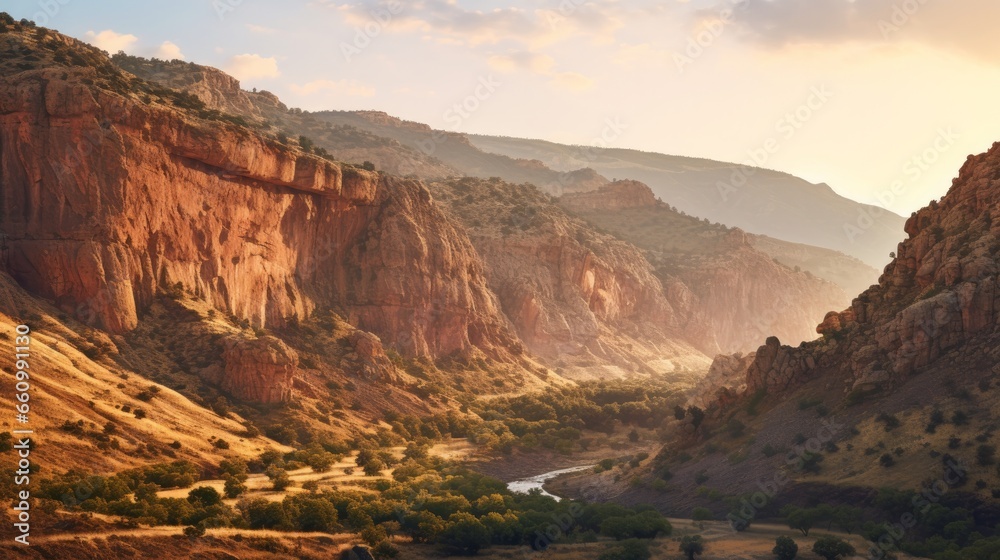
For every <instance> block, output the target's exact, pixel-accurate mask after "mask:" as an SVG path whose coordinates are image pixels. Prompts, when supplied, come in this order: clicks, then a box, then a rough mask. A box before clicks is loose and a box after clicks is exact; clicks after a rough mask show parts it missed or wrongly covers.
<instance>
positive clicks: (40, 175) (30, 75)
mask: <svg viewBox="0 0 1000 560" xmlns="http://www.w3.org/2000/svg"><path fill="white" fill-rule="evenodd" d="M49 36H50V37H52V36H54V34H51V33H50V34H49ZM56 37H57V38H59V37H61V36H56ZM60 40H61V41H62V42H63V43H64V44H70V45H73V47H72V48H73V49H76V52H83V53H85V54H86V55H87V57H88V58H87V60H88V62H89V64H88V65H87V66H73V67H60V66H59V65H57V64H55V63H54V62H51V61H50V60H46V57H51V56H53V55H52V53H50V52H45V51H43V50H38V49H37V48H36V46H34V45H33V44H32V42H33V39H31V38H30V37H28V36H27V35H22V34H14V33H9V34H5V35H3V36H0V49H6V51H7V52H26V51H27V52H32V53H34V54H33V56H35V57H38V58H42V61H41V62H37V63H33V64H27V65H26V66H27V67H25V65H23V64H22V65H21V66H14V65H13V62H11V63H9V64H6V65H4V66H3V80H2V81H0V185H2V193H0V229H2V230H3V231H4V232H5V233H6V235H7V247H8V249H7V255H6V257H7V258H6V262H7V263H8V266H9V268H10V271H11V272H12V275H13V276H14V277H15V278H16V279H17V280H18V281H19V282H20V283H21V284H22V285H24V286H25V287H27V288H28V289H29V290H30V291H32V292H34V293H36V294H38V295H41V296H43V297H46V298H49V299H52V300H55V301H56V302H57V303H58V304H59V305H60V306H61V307H62V308H63V309H66V310H67V311H68V312H71V313H73V314H75V315H76V316H77V317H79V318H81V319H83V320H85V321H87V322H89V323H91V324H94V325H96V326H99V327H101V328H104V329H106V330H108V331H112V332H121V331H125V330H128V329H131V328H132V327H134V326H135V325H136V321H137V315H138V314H139V313H141V311H142V309H143V307H144V306H146V305H148V304H149V303H150V301H151V300H152V298H153V297H154V296H155V295H156V294H157V293H158V292H159V291H160V290H162V289H163V288H164V287H167V286H173V285H175V284H177V283H179V284H181V285H182V286H183V287H184V288H185V289H187V290H189V291H191V292H193V293H195V294H197V295H198V296H200V297H203V298H205V299H206V300H208V301H210V302H212V303H213V304H214V305H215V306H216V307H217V308H219V309H221V310H225V311H229V312H232V313H234V314H235V315H237V316H238V317H241V318H245V319H247V320H249V321H250V322H251V323H253V324H254V325H258V326H281V325H283V324H285V323H286V322H288V321H290V320H294V319H295V318H301V317H304V316H306V315H308V314H309V313H310V312H311V311H312V310H313V309H315V308H316V307H319V306H332V307H339V308H341V309H343V310H344V311H345V312H346V313H347V314H348V315H349V316H350V318H351V319H352V322H354V323H355V324H356V325H357V326H359V327H360V328H362V329H365V330H369V331H372V332H374V333H377V334H378V335H379V336H381V337H382V339H383V340H385V341H386V342H387V344H390V345H392V346H394V347H397V348H399V349H400V350H402V351H404V352H406V353H410V354H421V355H441V354H447V353H450V352H452V351H456V350H467V349H470V348H472V347H479V348H482V349H484V350H487V351H490V352H503V351H504V349H505V348H508V347H511V346H513V345H514V344H513V341H512V337H511V335H510V334H509V331H508V328H507V323H506V320H505V319H504V318H503V316H502V314H501V313H500V311H499V306H498V303H497V301H496V298H495V296H493V295H492V294H491V293H490V291H489V290H488V289H487V287H486V280H485V277H484V275H483V266H482V263H481V262H480V260H479V258H478V256H477V255H476V253H475V251H474V249H473V248H472V245H471V244H470V242H469V241H468V239H467V237H466V236H465V235H464V234H463V233H461V232H460V231H458V230H456V229H455V228H453V227H452V226H451V225H450V223H449V222H448V220H447V219H445V218H444V216H443V215H442V214H441V213H440V212H439V211H438V210H437V208H436V207H435V206H434V205H433V204H432V203H431V199H430V194H429V192H428V191H427V189H426V188H424V187H423V185H421V184H420V183H419V182H416V181H408V180H400V179H394V178H390V177H386V176H382V175H379V174H375V173H369V172H364V171H361V170H357V169H354V168H350V167H341V166H340V165H337V164H334V163H331V162H328V161H326V160H323V159H320V158H318V157H314V156H307V155H305V154H303V153H301V152H299V151H296V150H293V149H290V148H287V147H285V146H282V145H280V144H278V143H277V142H276V141H274V140H271V139H267V138H264V137H262V136H260V135H258V134H256V133H254V132H252V131H250V130H248V129H245V128H241V127H238V126H234V125H228V124H225V123H223V122H220V121H218V120H216V121H206V120H204V119H202V118H199V117H198V115H197V112H192V111H190V110H182V109H180V108H178V107H177V106H176V105H177V103H175V102H172V101H171V99H170V98H169V97H168V98H163V97H160V96H158V95H156V94H155V93H154V94H150V93H145V94H144V93H143V91H144V90H143V86H142V83H141V82H140V81H139V80H137V79H135V78H132V77H130V76H129V75H127V74H123V73H121V72H120V71H119V70H118V69H116V68H114V67H113V66H112V65H111V64H110V63H108V62H107V59H106V57H104V56H103V55H101V54H99V53H98V51H96V50H94V49H92V48H90V47H85V46H83V45H82V44H79V43H75V42H73V41H72V40H69V39H66V38H61V39H60ZM55 48H56V49H57V50H56V52H57V53H58V52H59V50H58V49H63V48H64V47H61V46H60V47H55ZM147 91H148V90H147Z"/></svg>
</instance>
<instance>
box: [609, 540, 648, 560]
mask: <svg viewBox="0 0 1000 560" xmlns="http://www.w3.org/2000/svg"><path fill="white" fill-rule="evenodd" d="M652 556H653V555H652V553H650V551H649V544H648V543H647V542H646V541H643V540H639V539H629V540H627V541H622V542H621V543H619V544H618V545H617V546H615V547H614V548H612V549H611V550H608V551H607V552H605V553H604V554H601V555H600V556H599V557H598V558H597V560H649V559H650V558H652Z"/></svg>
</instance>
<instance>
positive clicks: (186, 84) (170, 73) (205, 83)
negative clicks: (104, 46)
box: [112, 54, 277, 117]
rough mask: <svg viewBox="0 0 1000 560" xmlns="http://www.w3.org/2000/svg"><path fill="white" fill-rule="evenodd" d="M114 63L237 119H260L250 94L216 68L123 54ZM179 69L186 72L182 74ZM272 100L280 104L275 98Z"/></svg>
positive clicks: (234, 79) (236, 81)
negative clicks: (236, 116)
mask: <svg viewBox="0 0 1000 560" xmlns="http://www.w3.org/2000/svg"><path fill="white" fill-rule="evenodd" d="M112 60H113V61H114V62H115V64H117V65H118V66H119V67H121V68H122V69H124V70H126V71H128V72H131V73H132V74H135V75H137V76H142V77H143V78H144V79H147V80H150V81H154V82H157V83H160V84H163V85H164V86H167V87H169V88H171V89H176V90H178V91H183V92H186V93H189V94H191V95H194V96H195V97H197V98H198V99H200V100H201V101H202V102H203V103H205V105H207V106H208V107H209V108H211V109H215V110H217V111H223V112H226V113H232V114H234V115H246V116H253V117H259V116H261V112H260V110H259V109H258V108H257V106H256V103H255V102H254V100H252V99H251V96H250V94H248V93H247V92H245V91H243V89H242V88H240V81H239V80H237V79H236V78H234V77H232V76H230V75H229V74H226V73H225V72H223V71H221V70H218V69H216V68H212V67H210V66H201V65H198V64H193V63H190V62H183V61H179V60H175V61H152V60H146V59H142V58H137V57H131V56H128V55H121V54H118V55H115V56H114V57H112ZM178 68H183V69H184V71H183V72H180V71H178ZM271 98H272V99H273V100H274V101H277V98H276V97H274V96H273V95H272V96H271Z"/></svg>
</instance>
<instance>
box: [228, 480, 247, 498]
mask: <svg viewBox="0 0 1000 560" xmlns="http://www.w3.org/2000/svg"><path fill="white" fill-rule="evenodd" d="M222 491H223V492H225V494H226V497H227V498H237V497H239V496H241V495H243V494H245V493H246V491H247V485H246V484H243V483H242V482H241V481H239V480H238V479H236V478H234V477H232V476H228V475H227V478H226V483H225V485H224V486H223V488H222Z"/></svg>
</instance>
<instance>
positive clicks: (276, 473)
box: [264, 465, 292, 492]
mask: <svg viewBox="0 0 1000 560" xmlns="http://www.w3.org/2000/svg"><path fill="white" fill-rule="evenodd" d="M264 474H265V475H267V478H269V479H271V486H272V488H274V489H275V490H278V491H279V492H280V491H281V490H284V489H285V488H288V487H289V486H290V485H291V484H292V479H291V478H289V476H288V473H287V472H285V469H283V468H281V467H278V466H277V465H271V466H270V467H268V468H267V470H266V471H264Z"/></svg>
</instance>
